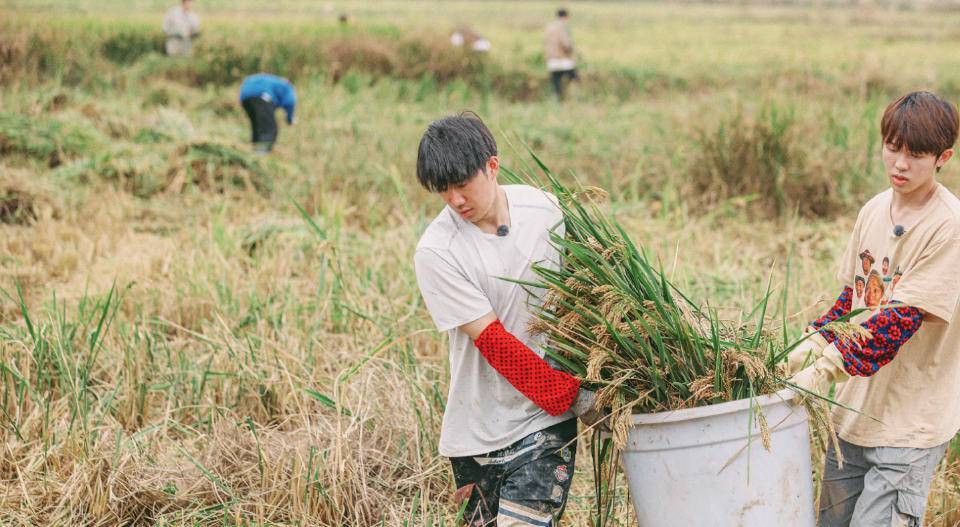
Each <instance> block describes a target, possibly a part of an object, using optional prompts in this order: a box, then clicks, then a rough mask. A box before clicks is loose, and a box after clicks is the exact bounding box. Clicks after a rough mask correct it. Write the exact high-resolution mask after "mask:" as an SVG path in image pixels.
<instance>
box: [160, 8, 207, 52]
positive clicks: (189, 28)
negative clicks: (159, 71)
mask: <svg viewBox="0 0 960 527" xmlns="http://www.w3.org/2000/svg"><path fill="white" fill-rule="evenodd" d="M163 32H164V34H166V35H167V46H166V50H167V55H169V56H171V57H187V56H189V55H190V53H191V52H192V51H193V39H194V38H196V37H197V36H198V35H200V17H199V16H197V13H196V12H194V11H193V0H183V1H182V2H180V5H178V6H175V7H171V8H170V10H169V11H167V16H165V17H163Z"/></svg>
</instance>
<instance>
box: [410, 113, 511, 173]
mask: <svg viewBox="0 0 960 527" xmlns="http://www.w3.org/2000/svg"><path fill="white" fill-rule="evenodd" d="M495 155H497V142H496V141H494V140H493V134H491V133H490V130H489V129H487V126H486V125H485V124H483V121H482V120H480V118H479V117H477V115H476V114H474V113H463V114H460V115H454V116H450V117H444V118H443V119H438V120H436V121H434V122H432V123H430V126H428V127H427V131H426V132H424V133H423V137H422V138H421V139H420V147H419V148H418V149H417V180H418V181H420V185H422V186H423V188H425V189H427V190H429V191H430V192H443V191H445V190H447V188H448V187H450V186H458V185H462V184H464V183H466V182H467V181H469V180H470V179H472V178H473V177H474V176H476V175H477V172H479V171H480V170H481V169H482V168H483V167H485V166H486V164H487V160H488V159H490V158H491V157H493V156H495Z"/></svg>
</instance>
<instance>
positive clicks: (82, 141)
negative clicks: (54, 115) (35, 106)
mask: <svg viewBox="0 0 960 527" xmlns="http://www.w3.org/2000/svg"><path fill="white" fill-rule="evenodd" d="M94 143H95V137H94V136H93V135H92V134H91V133H89V132H88V131H87V130H85V129H81V128H78V127H75V126H72V125H66V124H65V123H62V122H60V121H57V120H54V119H45V118H31V117H27V116H25V115H19V114H15V113H9V112H3V113H0V155H8V154H20V155H22V156H25V157H28V158H32V159H36V160H38V161H41V162H44V163H46V164H47V165H48V166H50V167H56V166H58V165H60V164H62V163H63V161H64V159H66V158H69V157H74V156H76V155H79V154H80V153H82V152H84V151H87V150H88V149H90V148H91V146H92V145H93V144H94Z"/></svg>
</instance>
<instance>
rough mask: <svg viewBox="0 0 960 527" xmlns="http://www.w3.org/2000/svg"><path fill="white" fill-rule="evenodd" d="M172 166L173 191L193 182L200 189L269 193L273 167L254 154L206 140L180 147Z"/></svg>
mask: <svg viewBox="0 0 960 527" xmlns="http://www.w3.org/2000/svg"><path fill="white" fill-rule="evenodd" d="M174 163H175V164H174V166H173V167H172V168H171V171H170V173H171V176H172V177H171V182H170V187H169V188H171V189H172V190H179V189H180V188H182V187H183V186H184V185H185V184H186V183H188V182H189V183H192V184H194V185H196V186H197V187H199V188H200V189H201V190H205V191H213V192H220V193H222V192H226V191H227V190H228V189H245V188H250V189H253V190H255V191H256V192H257V193H259V194H263V195H269V194H270V192H271V191H272V189H273V181H272V176H273V175H274V174H272V173H271V172H276V170H272V169H275V168H276V167H275V166H274V165H272V164H268V163H266V162H264V161H261V160H260V159H259V158H258V157H257V156H256V155H255V154H250V153H246V152H242V151H240V150H238V149H236V148H233V147H232V146H228V145H224V144H221V143H214V142H208V141H198V142H193V143H189V144H187V145H184V146H183V147H181V148H180V149H179V150H178V152H177V155H176V160H175V162H174Z"/></svg>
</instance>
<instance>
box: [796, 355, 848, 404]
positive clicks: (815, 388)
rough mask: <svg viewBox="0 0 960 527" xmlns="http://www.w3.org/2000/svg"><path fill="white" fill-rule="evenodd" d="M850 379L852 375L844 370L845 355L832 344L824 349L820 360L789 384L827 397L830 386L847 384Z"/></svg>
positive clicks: (797, 375)
mask: <svg viewBox="0 0 960 527" xmlns="http://www.w3.org/2000/svg"><path fill="white" fill-rule="evenodd" d="M849 378H850V374H848V373H847V370H845V369H843V355H841V354H840V350H838V349H837V347H836V346H834V345H833V344H830V345H829V346H827V347H826V348H823V352H822V354H821V356H820V358H818V359H817V360H815V361H814V363H813V364H812V365H810V366H807V367H806V368H804V369H802V370H800V371H799V372H798V373H797V374H795V375H794V376H793V377H791V378H790V381H789V382H791V383H793V384H795V385H797V387H799V388H802V389H804V390H807V391H809V392H813V393H815V394H818V395H821V396H826V395H827V394H828V393H829V392H830V386H832V385H833V384H834V383H837V384H841V383H843V382H846V381H847V379H849Z"/></svg>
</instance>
